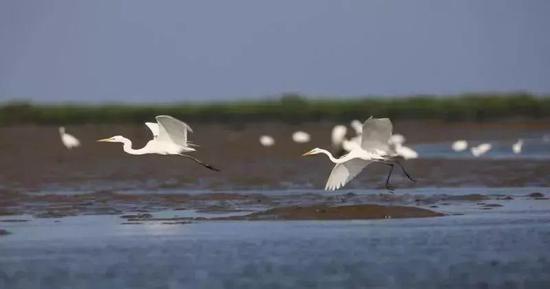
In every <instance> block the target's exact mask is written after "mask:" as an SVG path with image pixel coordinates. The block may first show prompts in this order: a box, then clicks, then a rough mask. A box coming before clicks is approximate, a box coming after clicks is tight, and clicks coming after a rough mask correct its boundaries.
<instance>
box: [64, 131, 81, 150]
mask: <svg viewBox="0 0 550 289" xmlns="http://www.w3.org/2000/svg"><path fill="white" fill-rule="evenodd" d="M59 135H60V136H61V142H62V143H63V145H64V146H65V147H66V148H67V149H72V148H75V147H79V146H80V141H79V140H78V139H77V138H76V137H74V136H73V135H71V134H68V133H66V132H65V128H64V127H62V126H61V127H59Z"/></svg>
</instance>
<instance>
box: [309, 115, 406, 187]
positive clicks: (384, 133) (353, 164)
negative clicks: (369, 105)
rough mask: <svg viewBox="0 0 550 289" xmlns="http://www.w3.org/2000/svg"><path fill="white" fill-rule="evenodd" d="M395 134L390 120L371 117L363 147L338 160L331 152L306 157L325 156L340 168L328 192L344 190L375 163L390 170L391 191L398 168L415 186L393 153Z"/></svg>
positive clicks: (334, 172) (317, 151)
mask: <svg viewBox="0 0 550 289" xmlns="http://www.w3.org/2000/svg"><path fill="white" fill-rule="evenodd" d="M392 130H393V126H392V123H391V121H390V120H389V119H388V118H372V117H371V118H369V119H368V120H367V121H365V123H364V124H363V133H362V135H361V145H360V146H358V147H355V148H354V149H353V150H351V151H350V152H349V153H348V154H346V155H343V156H342V157H340V158H335V157H334V156H333V155H332V154H331V153H330V152H329V151H327V150H324V149H320V148H314V149H312V150H311V151H309V152H307V153H305V154H303V155H304V156H309V155H316V154H325V155H327V156H328V158H329V159H330V160H331V161H332V162H333V163H335V164H336V165H335V166H334V168H333V169H332V172H331V173H330V176H329V178H328V181H327V184H326V186H325V190H328V191H332V190H337V189H339V188H341V187H343V186H344V185H346V184H347V183H348V182H349V181H351V180H352V179H353V178H354V177H355V176H357V175H358V174H359V173H360V172H361V171H362V170H363V169H364V168H365V167H366V166H367V165H369V164H370V163H373V162H378V163H382V164H385V165H387V166H389V167H390V171H389V173H388V177H387V178H386V188H387V189H389V190H391V189H392V188H391V186H390V177H391V175H392V172H393V167H394V165H397V166H399V167H400V168H401V170H402V171H403V173H404V174H405V176H407V178H408V179H409V180H410V181H412V182H415V180H414V179H413V178H412V177H411V176H410V175H409V174H408V173H407V171H406V170H405V168H404V167H403V166H402V165H401V163H399V160H398V158H397V156H396V155H395V154H394V153H392V152H391V150H390V147H389V145H388V140H389V139H390V137H391V135H392Z"/></svg>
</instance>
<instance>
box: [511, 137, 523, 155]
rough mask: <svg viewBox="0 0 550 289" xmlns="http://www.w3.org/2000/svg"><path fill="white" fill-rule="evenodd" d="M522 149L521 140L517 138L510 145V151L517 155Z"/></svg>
mask: <svg viewBox="0 0 550 289" xmlns="http://www.w3.org/2000/svg"><path fill="white" fill-rule="evenodd" d="M522 149H523V140H522V139H518V141H517V142H516V143H514V144H513V145H512V151H513V152H514V153H515V154H516V155H517V154H520V153H521V150H522Z"/></svg>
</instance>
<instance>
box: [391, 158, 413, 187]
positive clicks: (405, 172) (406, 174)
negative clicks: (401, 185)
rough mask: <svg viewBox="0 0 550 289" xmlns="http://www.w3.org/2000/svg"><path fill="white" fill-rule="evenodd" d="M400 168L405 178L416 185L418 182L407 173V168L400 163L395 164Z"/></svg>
mask: <svg viewBox="0 0 550 289" xmlns="http://www.w3.org/2000/svg"><path fill="white" fill-rule="evenodd" d="M395 163H396V164H397V165H398V166H399V167H400V168H401V171H403V173H404V174H405V176H407V178H408V179H409V181H411V182H413V183H416V180H415V179H413V178H412V177H411V175H409V173H408V172H407V170H405V167H404V166H403V165H402V164H401V163H400V162H395Z"/></svg>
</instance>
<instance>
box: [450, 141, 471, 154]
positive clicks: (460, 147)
mask: <svg viewBox="0 0 550 289" xmlns="http://www.w3.org/2000/svg"><path fill="white" fill-rule="evenodd" d="M451 148H452V149H453V151H455V152H461V151H465V150H466V149H467V148H468V142H467V141H465V140H463V139H460V140H457V141H455V142H453V144H452V146H451Z"/></svg>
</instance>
